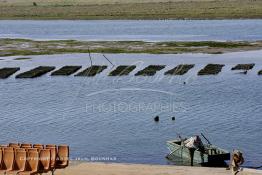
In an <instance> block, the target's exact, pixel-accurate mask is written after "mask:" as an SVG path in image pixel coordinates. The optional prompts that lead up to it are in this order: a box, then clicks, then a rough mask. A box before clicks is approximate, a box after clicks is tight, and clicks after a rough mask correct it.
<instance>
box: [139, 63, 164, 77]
mask: <svg viewBox="0 0 262 175" xmlns="http://www.w3.org/2000/svg"><path fill="white" fill-rule="evenodd" d="M165 67H166V66H165V65H149V66H147V67H146V68H145V69H143V70H140V71H138V72H137V73H136V74H135V76H154V75H155V74H156V72H157V71H160V70H162V69H164V68H165Z"/></svg>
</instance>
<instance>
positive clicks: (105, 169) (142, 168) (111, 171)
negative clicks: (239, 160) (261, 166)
mask: <svg viewBox="0 0 262 175" xmlns="http://www.w3.org/2000/svg"><path fill="white" fill-rule="evenodd" d="M55 174H57V175H75V174H77V175H171V174H176V175H210V174H212V175H222V174H224V175H231V174H232V173H231V171H229V170H226V169H225V168H206V167H187V166H169V165H144V164H143V165H142V164H122V163H88V162H82V163H81V162H71V165H70V166H69V167H68V168H66V169H65V170H57V171H56V173H55ZM238 174H239V175H241V174H242V175H259V174H262V171H261V170H253V169H244V170H243V171H242V172H240V173H238Z"/></svg>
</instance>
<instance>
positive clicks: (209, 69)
mask: <svg viewBox="0 0 262 175" xmlns="http://www.w3.org/2000/svg"><path fill="white" fill-rule="evenodd" d="M224 66H225V65H224V64H208V65H206V67H204V68H203V69H201V70H200V71H199V72H198V75H217V74H219V72H221V71H222V68H223V67H224Z"/></svg>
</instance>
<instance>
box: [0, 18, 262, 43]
mask: <svg viewBox="0 0 262 175" xmlns="http://www.w3.org/2000/svg"><path fill="white" fill-rule="evenodd" d="M0 37H1V38H29V39H34V40H47V39H74V40H143V41H173V40H176V41H201V40H215V41H217V40H219V41H226V40H233V41H235V40H250V41H254V40H262V20H161V21H160V20H93V21H84V20H82V21H81V20H80V21H79V20H59V21H57V20H56V21H52V20H45V21H41V20H1V21H0Z"/></svg>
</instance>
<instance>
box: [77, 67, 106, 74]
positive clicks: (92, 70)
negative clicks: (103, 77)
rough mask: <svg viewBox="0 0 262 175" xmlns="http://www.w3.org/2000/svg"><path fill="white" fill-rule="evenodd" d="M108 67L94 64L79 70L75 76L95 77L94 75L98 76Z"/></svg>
mask: <svg viewBox="0 0 262 175" xmlns="http://www.w3.org/2000/svg"><path fill="white" fill-rule="evenodd" d="M106 68H107V66H98V65H94V66H91V67H89V68H87V69H85V70H83V71H82V72H79V73H78V74H76V75H75V76H81V77H93V76H96V75H97V74H100V73H101V72H103V70H105V69H106Z"/></svg>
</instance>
